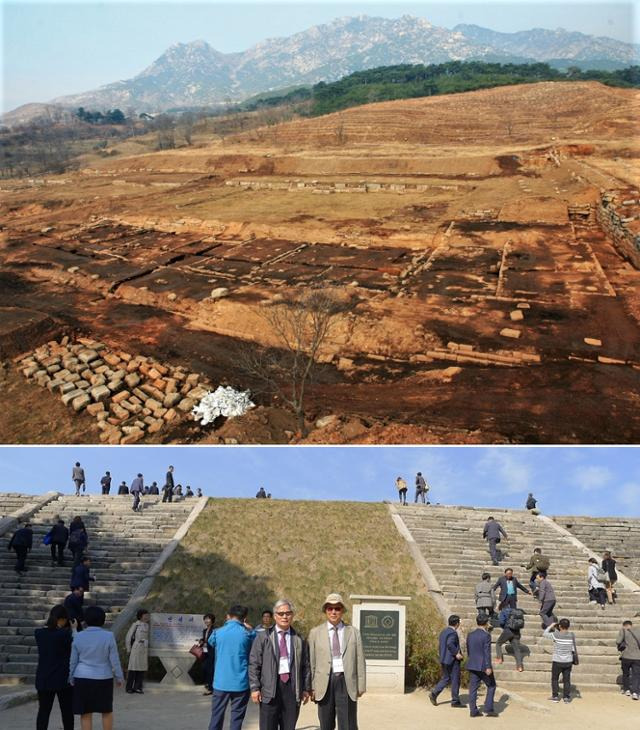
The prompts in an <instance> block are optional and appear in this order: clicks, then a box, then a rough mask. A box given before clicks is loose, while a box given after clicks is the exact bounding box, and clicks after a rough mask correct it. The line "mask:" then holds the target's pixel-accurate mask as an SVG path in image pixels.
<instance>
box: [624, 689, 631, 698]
mask: <svg viewBox="0 0 640 730" xmlns="http://www.w3.org/2000/svg"><path fill="white" fill-rule="evenodd" d="M622 691H623V692H624V694H626V695H627V697H631V690H630V689H628V690H627V691H626V692H625V691H624V690H622Z"/></svg>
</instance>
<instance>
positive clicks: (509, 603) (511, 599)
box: [500, 593, 518, 609]
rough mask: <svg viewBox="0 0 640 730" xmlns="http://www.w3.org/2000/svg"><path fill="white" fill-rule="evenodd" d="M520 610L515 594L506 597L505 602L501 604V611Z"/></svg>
mask: <svg viewBox="0 0 640 730" xmlns="http://www.w3.org/2000/svg"><path fill="white" fill-rule="evenodd" d="M503 608H518V596H517V594H516V593H514V594H513V595H512V596H505V598H504V601H502V603H501V604H500V609H503Z"/></svg>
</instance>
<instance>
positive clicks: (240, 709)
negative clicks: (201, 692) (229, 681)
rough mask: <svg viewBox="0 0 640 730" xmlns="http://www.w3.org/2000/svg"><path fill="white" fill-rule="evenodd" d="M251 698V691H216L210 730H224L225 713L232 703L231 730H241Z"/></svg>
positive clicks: (212, 705) (214, 692)
mask: <svg viewBox="0 0 640 730" xmlns="http://www.w3.org/2000/svg"><path fill="white" fill-rule="evenodd" d="M250 696H251V692H250V691H249V690H246V691H244V692H223V691H222V690H221V689H214V690H213V699H212V701H211V722H210V723H209V730H222V726H223V724H224V713H225V711H226V709H227V705H228V704H229V703H231V717H230V723H229V730H241V728H242V723H243V721H244V716H245V714H246V712H247V705H248V704H249V697H250Z"/></svg>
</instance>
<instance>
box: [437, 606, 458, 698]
mask: <svg viewBox="0 0 640 730" xmlns="http://www.w3.org/2000/svg"><path fill="white" fill-rule="evenodd" d="M447 623H448V624H449V625H448V626H447V628H446V629H444V630H443V631H441V632H440V639H439V641H438V644H439V647H438V648H439V657H440V666H441V667H442V678H441V679H440V681H439V682H438V684H437V685H436V686H435V687H434V688H433V689H432V690H431V692H430V693H429V701H430V702H431V704H432V705H434V706H435V705H437V704H438V702H437V697H438V695H439V694H440V692H442V690H443V689H444V688H445V687H446V686H447V685H448V684H451V707H464V705H463V704H462V702H460V664H461V662H462V652H461V651H460V637H459V636H458V628H459V627H460V616H456V615H455V614H453V615H451V616H449V620H448V622H447Z"/></svg>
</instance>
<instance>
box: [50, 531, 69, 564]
mask: <svg viewBox="0 0 640 730" xmlns="http://www.w3.org/2000/svg"><path fill="white" fill-rule="evenodd" d="M49 535H50V537H51V564H52V565H55V563H56V562H57V564H58V565H64V549H65V547H66V546H67V540H68V539H69V530H68V529H67V528H66V527H65V526H64V520H58V521H57V522H56V524H55V525H54V526H53V527H52V528H51V532H50V533H49ZM56 556H57V557H56Z"/></svg>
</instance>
